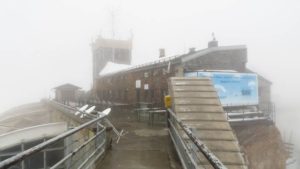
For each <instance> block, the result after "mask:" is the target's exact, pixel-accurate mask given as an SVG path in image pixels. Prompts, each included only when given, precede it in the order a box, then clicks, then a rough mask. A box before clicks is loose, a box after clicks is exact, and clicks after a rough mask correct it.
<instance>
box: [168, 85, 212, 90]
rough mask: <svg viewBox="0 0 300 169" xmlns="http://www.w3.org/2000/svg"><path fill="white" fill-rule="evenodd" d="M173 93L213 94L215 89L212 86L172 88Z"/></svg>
mask: <svg viewBox="0 0 300 169" xmlns="http://www.w3.org/2000/svg"><path fill="white" fill-rule="evenodd" d="M173 91H175V92H181V91H185V92H189V91H190V92H203V91H206V92H208V91H209V92H215V91H216V90H215V88H214V87H213V86H211V85H210V86H201V85H195V86H174V87H173Z"/></svg>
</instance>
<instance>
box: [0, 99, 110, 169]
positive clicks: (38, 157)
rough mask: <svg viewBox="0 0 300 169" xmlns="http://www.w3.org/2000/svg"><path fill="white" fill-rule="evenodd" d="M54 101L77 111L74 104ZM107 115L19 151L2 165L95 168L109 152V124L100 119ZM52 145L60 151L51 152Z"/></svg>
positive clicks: (39, 168) (40, 168) (25, 168)
mask: <svg viewBox="0 0 300 169" xmlns="http://www.w3.org/2000/svg"><path fill="white" fill-rule="evenodd" d="M51 104H52V105H55V106H56V107H57V108H58V109H59V110H61V111H65V112H64V113H66V112H67V113H72V114H74V109H73V108H69V107H67V106H63V105H60V104H56V103H55V102H51ZM105 117H106V115H100V116H98V117H96V118H94V119H92V120H90V121H88V122H85V123H84V124H81V125H80V126H77V127H75V128H73V129H70V130H68V131H66V132H65V133H62V134H60V135H58V136H56V137H54V138H50V139H45V140H44V142H42V143H39V144H37V145H35V146H33V147H31V148H29V149H27V150H24V151H22V152H20V153H18V154H15V155H13V156H12V154H11V155H10V156H7V158H6V159H4V160H3V161H1V162H0V169H7V168H8V169H19V168H20V169H29V168H30V169H46V168H47V169H48V168H50V169H61V168H66V169H74V168H78V169H83V168H84V169H90V168H95V166H96V163H97V160H98V159H99V158H100V157H101V156H102V155H103V154H104V152H105V146H106V139H107V138H106V128H105V127H104V126H103V125H101V123H100V122H101V121H102V120H104V118H105ZM57 147H59V148H57ZM52 149H55V150H59V151H58V152H56V153H49V150H52Z"/></svg>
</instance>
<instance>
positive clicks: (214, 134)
mask: <svg viewBox="0 0 300 169" xmlns="http://www.w3.org/2000/svg"><path fill="white" fill-rule="evenodd" d="M192 131H194V134H195V135H196V136H197V137H198V138H199V139H200V140H222V141H236V138H235V135H234V134H233V132H232V131H231V130H228V131H223V130H193V129H192ZM179 132H180V134H181V135H182V138H183V139H189V137H188V136H187V135H186V134H185V133H184V131H183V130H181V131H179Z"/></svg>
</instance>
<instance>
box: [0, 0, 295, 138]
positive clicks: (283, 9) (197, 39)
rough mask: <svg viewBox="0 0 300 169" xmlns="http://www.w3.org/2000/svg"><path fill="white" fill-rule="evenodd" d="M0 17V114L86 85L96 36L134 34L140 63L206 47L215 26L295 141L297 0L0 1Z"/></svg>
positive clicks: (134, 48) (222, 41) (135, 62)
mask: <svg viewBox="0 0 300 169" xmlns="http://www.w3.org/2000/svg"><path fill="white" fill-rule="evenodd" d="M112 14H113V16H114V17H112ZM112 18H114V19H112ZM0 21H1V22H0V24H1V26H0V56H1V62H0V77H1V83H0V93H1V97H0V112H3V111H5V110H7V109H9V108H11V107H13V106H16V105H20V104H24V103H28V102H33V101H38V100H39V99H40V98H43V97H49V93H50V92H51V89H52V88H53V87H55V86H57V85H60V84H63V83H66V82H70V83H73V84H75V85H78V86H81V87H83V88H84V89H86V90H87V89H89V88H90V87H91V79H92V71H91V70H92V68H91V66H92V54H91V48H90V46H89V44H90V43H91V41H92V40H93V39H95V38H96V37H97V36H98V35H99V34H102V35H103V36H104V37H110V36H112V30H114V32H115V37H116V38H127V37H129V36H130V34H131V32H132V33H133V63H134V64H138V63H142V62H144V61H147V60H153V59H155V58H157V57H158V49H159V48H165V49H166V54H167V55H176V54H182V53H185V52H187V50H188V48H190V47H196V48H197V49H202V48H206V47H207V42H208V41H209V40H211V33H212V32H214V33H215V35H216V38H217V40H218V41H219V44H220V45H239V44H245V45H247V47H248V64H247V65H248V67H250V68H251V69H253V70H255V71H256V72H258V73H260V74H262V75H263V76H265V77H266V78H267V79H269V80H271V81H272V82H273V88H272V90H273V100H274V101H275V103H276V107H277V124H278V126H279V127H280V128H281V130H282V131H284V133H293V137H292V138H293V140H294V142H296V141H295V140H296V139H298V140H299V141H298V142H300V132H299V130H298V128H297V127H298V126H297V124H299V120H300V114H299V113H300V112H299V111H298V110H299V108H300V87H299V86H300V80H299V79H300V78H299V73H300V66H299V62H298V61H299V57H300V51H299V49H298V48H299V39H300V31H299V30H300V1H298V0H264V1H261V0H252V1H240V0H227V1H224V0H210V1H199V0H182V1H179V0H178V1H177V0H176V1H174V0H164V1H159V0H155V1H154V0H151V1H142V0H128V1H121V0H118V1H109V0H102V1H101V0H89V1H83V0H82V1H76V0H45V1H40V0H26V1H21V0H2V1H0ZM112 21H114V22H112ZM112 25H114V26H112ZM112 27H113V28H114V29H112Z"/></svg>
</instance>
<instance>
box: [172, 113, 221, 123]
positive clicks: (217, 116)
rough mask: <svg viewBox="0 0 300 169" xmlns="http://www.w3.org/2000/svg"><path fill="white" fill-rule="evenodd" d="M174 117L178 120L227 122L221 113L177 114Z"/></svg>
mask: <svg viewBox="0 0 300 169" xmlns="http://www.w3.org/2000/svg"><path fill="white" fill-rule="evenodd" d="M176 115H177V117H178V118H179V119H180V120H191V121H196V120H200V121H224V122H226V121H227V120H226V119H225V114H223V113H177V114H176Z"/></svg>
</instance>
